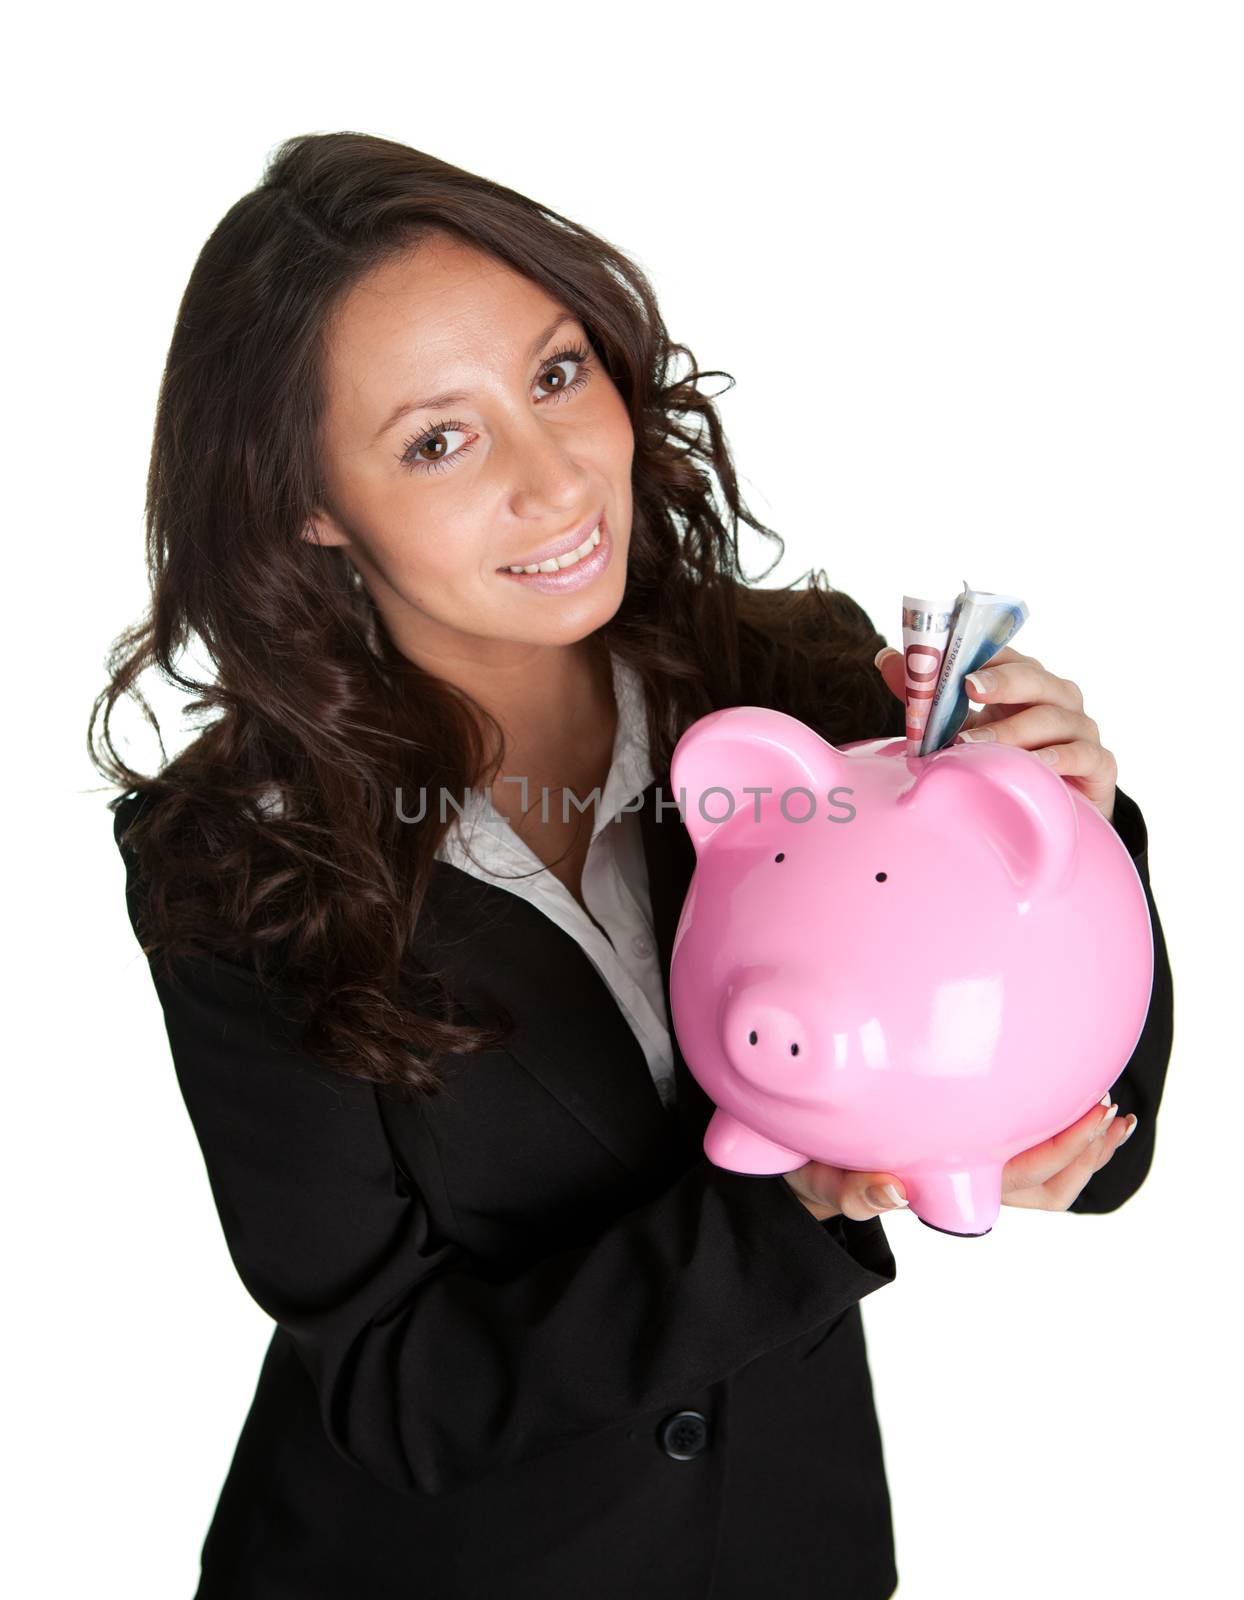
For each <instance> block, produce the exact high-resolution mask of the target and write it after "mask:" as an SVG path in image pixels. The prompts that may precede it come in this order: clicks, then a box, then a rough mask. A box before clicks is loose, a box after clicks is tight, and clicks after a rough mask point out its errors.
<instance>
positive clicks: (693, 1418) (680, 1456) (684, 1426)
mask: <svg viewBox="0 0 1244 1600" xmlns="http://www.w3.org/2000/svg"><path fill="white" fill-rule="evenodd" d="M657 1438H658V1439H659V1440H660V1444H661V1448H662V1450H664V1451H665V1453H666V1455H667V1456H670V1457H671V1458H672V1459H673V1460H675V1461H691V1460H693V1459H694V1458H695V1457H696V1456H698V1455H699V1454H700V1452H701V1450H703V1449H704V1447H705V1446H706V1445H707V1444H708V1423H707V1422H706V1421H705V1420H704V1418H703V1417H702V1416H701V1415H700V1413H699V1412H698V1411H675V1412H674V1414H673V1416H669V1417H666V1419H665V1421H664V1422H663V1423H662V1424H661V1426H660V1427H659V1428H658V1429H657Z"/></svg>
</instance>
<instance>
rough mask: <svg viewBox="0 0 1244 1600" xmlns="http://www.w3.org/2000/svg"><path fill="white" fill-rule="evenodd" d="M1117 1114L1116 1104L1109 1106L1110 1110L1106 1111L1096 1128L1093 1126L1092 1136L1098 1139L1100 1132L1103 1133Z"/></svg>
mask: <svg viewBox="0 0 1244 1600" xmlns="http://www.w3.org/2000/svg"><path fill="white" fill-rule="evenodd" d="M1118 1114H1119V1108H1118V1106H1117V1105H1115V1106H1111V1107H1110V1110H1109V1111H1107V1112H1106V1115H1105V1116H1104V1117H1103V1118H1102V1119H1101V1121H1100V1122H1099V1123H1098V1124H1097V1126H1096V1128H1094V1130H1093V1138H1094V1139H1100V1138H1101V1136H1102V1134H1103V1133H1105V1131H1106V1129H1107V1128H1108V1127H1109V1126H1110V1124H1111V1123H1112V1122H1113V1121H1114V1119H1115V1118H1116V1117H1117V1116H1118Z"/></svg>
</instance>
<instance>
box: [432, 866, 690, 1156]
mask: <svg viewBox="0 0 1244 1600" xmlns="http://www.w3.org/2000/svg"><path fill="white" fill-rule="evenodd" d="M412 954H413V955H414V956H415V958H416V960H417V961H418V963H419V965H420V966H421V967H423V968H424V969H425V970H427V969H434V970H439V971H441V972H443V973H444V976H445V979H446V982H447V983H448V985H449V988H450V991H451V993H452V994H453V996H454V1000H455V1003H456V1004H457V1005H458V1007H459V1008H460V1009H461V1011H462V1012H463V1013H464V1014H465V1015H466V1017H467V1018H468V1019H469V1020H471V1021H473V1022H475V1023H477V1024H481V1025H485V1024H486V1025H492V1024H493V1023H494V1022H496V1021H498V1020H500V1016H501V1013H502V1012H503V1011H505V1012H508V1013H509V1014H510V1016H511V1017H513V1019H514V1030H513V1032H512V1033H511V1035H510V1037H509V1038H508V1039H507V1040H506V1041H505V1042H504V1044H502V1045H501V1046H499V1048H500V1049H502V1050H504V1051H505V1052H506V1053H507V1054H508V1055H509V1056H510V1057H511V1058H512V1059H513V1060H515V1061H516V1062H518V1064H519V1065H520V1066H521V1067H522V1068H524V1070H526V1071H527V1072H529V1073H530V1074H531V1075H532V1077H533V1078H535V1079H536V1080H537V1081H538V1082H539V1083H540V1084H542V1085H543V1087H544V1088H545V1089H547V1090H548V1092H549V1093H550V1094H551V1095H553V1096H554V1097H555V1098H556V1099H557V1100H558V1101H560V1102H561V1104H562V1105H563V1106H565V1108H566V1110H567V1111H569V1112H570V1113H571V1115H572V1116H574V1117H576V1118H577V1119H578V1121H579V1122H580V1123H582V1125H583V1126H584V1127H585V1128H586V1129H587V1131H588V1132H589V1133H590V1134H591V1135H592V1136H593V1137H594V1138H595V1139H597V1140H598V1141H599V1142H600V1143H601V1144H602V1145H604V1147H605V1148H606V1149H607V1150H609V1151H611V1152H612V1153H613V1155H614V1156H616V1157H617V1159H618V1160H619V1161H620V1162H621V1163H622V1164H623V1165H624V1166H626V1167H628V1168H631V1169H633V1170H636V1171H643V1170H645V1169H649V1168H651V1167H652V1165H653V1163H654V1161H665V1160H667V1159H668V1157H669V1152H670V1141H671V1139H672V1138H674V1137H675V1136H676V1128H675V1127H674V1126H671V1124H672V1123H673V1120H674V1119H673V1118H672V1117H671V1115H670V1113H669V1112H667V1111H666V1110H665V1108H664V1106H663V1105H662V1104H661V1100H660V1097H659V1095H658V1094H657V1089H656V1085H655V1084H654V1083H653V1081H652V1074H651V1072H650V1071H649V1069H648V1062H647V1060H646V1058H645V1056H644V1053H643V1050H642V1048H641V1046H640V1043H639V1041H638V1039H637V1038H636V1037H635V1035H634V1033H633V1032H632V1031H631V1027H630V1024H629V1023H628V1022H627V1020H626V1018H625V1016H624V1015H623V1013H622V1011H621V1010H620V1009H619V1007H618V1004H617V1002H616V1000H615V999H614V997H613V994H612V991H611V990H610V988H609V986H608V984H607V983H606V982H605V981H604V979H603V978H602V977H601V975H600V974H599V973H598V972H597V970H596V968H595V966H594V965H593V964H592V962H591V960H590V959H589V958H588V956H587V955H586V954H585V952H584V951H583V949H582V947H581V946H580V945H579V943H578V941H577V940H576V939H574V938H573V937H572V936H571V935H570V934H569V933H567V932H566V931H565V930H564V929H563V928H560V927H559V926H558V925H557V924H556V923H555V922H553V921H552V919H551V918H549V917H547V916H546V915H545V914H544V912H543V911H541V910H540V909H539V908H538V907H536V906H534V905H532V904H531V903H530V902H529V901H527V900H524V899H523V898H521V896H519V895H516V894H511V893H510V891H509V890H508V889H503V888H501V887H500V886H499V885H496V884H492V883H485V882H482V881H481V880H480V879H478V878H476V877H474V876H473V875H472V874H471V873H469V872H464V871H463V870H462V869H461V868H459V867H456V866H454V865H453V864H452V863H450V862H447V861H439V860H438V861H436V862H435V863H434V865H433V875H432V880H431V883H430V885H429V889H428V893H427V896H426V898H425V900H424V905H423V907H422V909H421V912H420V916H419V922H418V927H417V929H416V936H415V940H414V943H413V945H412ZM465 1070H467V1071H469V1070H470V1066H469V1063H468V1065H467V1066H466V1069H465ZM515 1136H516V1137H521V1130H519V1129H515Z"/></svg>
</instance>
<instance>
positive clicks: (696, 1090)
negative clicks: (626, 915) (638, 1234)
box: [639, 783, 716, 1156]
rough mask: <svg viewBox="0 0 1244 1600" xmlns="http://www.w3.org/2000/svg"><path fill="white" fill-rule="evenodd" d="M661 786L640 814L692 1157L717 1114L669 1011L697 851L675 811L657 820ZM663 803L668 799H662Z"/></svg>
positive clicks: (679, 1113) (647, 794)
mask: <svg viewBox="0 0 1244 1600" xmlns="http://www.w3.org/2000/svg"><path fill="white" fill-rule="evenodd" d="M656 790H657V785H656V783H652V784H649V786H648V788H647V789H645V790H644V803H643V807H642V808H641V810H640V813H639V819H640V827H641V830H642V833H643V840H644V856H645V859H646V860H647V863H648V889H649V893H650V895H651V897H652V923H653V932H654V934H655V936H656V941H657V951H658V953H659V955H660V960H661V981H662V984H663V986H664V989H665V1015H666V1020H667V1022H668V1024H669V1030H670V1044H671V1046H672V1047H673V1051H674V1076H675V1081H676V1083H677V1086H678V1092H677V1099H676V1101H675V1116H676V1118H677V1120H678V1124H679V1129H680V1132H681V1134H682V1137H683V1139H684V1141H685V1142H686V1144H687V1145H688V1147H689V1152H690V1153H691V1154H693V1155H696V1156H700V1155H703V1153H704V1133H705V1130H706V1129H707V1127H708V1123H709V1118H710V1117H711V1116H712V1114H713V1112H714V1110H715V1109H716V1107H715V1105H714V1103H713V1101H712V1100H711V1099H710V1098H709V1097H708V1095H707V1094H705V1092H704V1090H703V1089H702V1088H701V1087H700V1085H699V1083H698V1081H697V1080H696V1079H695V1078H693V1077H692V1075H691V1070H690V1068H689V1067H688V1066H687V1063H686V1061H685V1060H684V1059H683V1054H682V1051H681V1050H680V1049H679V1048H678V1038H677V1035H676V1034H675V1032H674V1022H673V1016H672V1013H671V1010H670V963H671V961H672V959H673V953H674V936H675V934H676V933H677V931H678V921H679V918H680V916H681V915H682V908H683V902H684V901H685V900H686V898H687V890H688V889H689V888H690V886H691V878H692V875H693V874H694V872H695V846H694V845H693V844H692V843H691V835H690V834H689V833H688V832H687V829H686V826H685V825H684V823H683V820H682V818H681V817H680V816H679V814H678V811H677V809H676V808H667V809H665V810H663V811H662V813H661V817H660V819H659V820H658V818H657V815H656ZM662 798H663V799H668V798H669V797H668V796H665V795H664V793H663V794H662Z"/></svg>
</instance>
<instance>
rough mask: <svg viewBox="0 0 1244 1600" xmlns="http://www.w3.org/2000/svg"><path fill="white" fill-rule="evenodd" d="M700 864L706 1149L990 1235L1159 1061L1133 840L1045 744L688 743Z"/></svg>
mask: <svg viewBox="0 0 1244 1600" xmlns="http://www.w3.org/2000/svg"><path fill="white" fill-rule="evenodd" d="M670 776H671V781H672V785H673V790H674V796H675V797H676V798H677V800H678V803H679V809H680V812H681V815H682V819H683V822H684V824H685V826H686V828H687V830H688V832H689V833H690V834H691V837H692V841H693V843H694V846H695V853H696V866H695V872H694V874H693V876H692V879H691V884H690V887H689V889H688V891H687V897H686V900H685V901H684V904H683V908H682V915H681V917H680V919H679V923H678V930H677V933H676V935H675V941H674V947H673V952H672V957H671V964H670V1008H671V1012H672V1021H673V1024H674V1030H675V1033H676V1034H677V1037H678V1043H679V1047H680V1049H681V1050H682V1054H683V1057H684V1059H685V1060H686V1063H687V1066H688V1068H689V1069H690V1071H691V1072H692V1073H693V1074H694V1076H695V1078H696V1079H697V1080H698V1082H699V1083H700V1085H701V1087H702V1088H703V1089H704V1091H705V1093H706V1094H707V1095H708V1096H709V1097H710V1099H711V1100H712V1101H713V1103H714V1105H715V1106H716V1108H717V1109H716V1110H715V1111H714V1113H713V1116H712V1118H711V1120H710V1122H709V1124H708V1128H707V1130H706V1132H705V1136H704V1151H705V1154H706V1155H707V1156H708V1158H709V1159H710V1160H711V1161H713V1162H714V1163H716V1165H718V1166H721V1167H725V1168H728V1169H730V1170H732V1171H735V1172H750V1173H778V1172H790V1171H793V1170H794V1169H795V1168H796V1167H799V1166H802V1165H803V1163H804V1162H805V1161H808V1160H811V1159H814V1160H817V1161H825V1162H829V1163H831V1164H832V1165H834V1166H839V1167H848V1168H852V1169H854V1170H856V1171H878V1172H892V1173H894V1174H896V1175H897V1176H898V1177H899V1178H901V1179H902V1181H903V1184H904V1186H905V1188H906V1191H907V1197H908V1201H909V1203H910V1206H911V1209H912V1210H913V1211H914V1212H915V1213H916V1215H917V1216H918V1217H919V1218H920V1219H921V1221H922V1222H926V1223H928V1224H929V1226H931V1227H934V1228H939V1229H941V1230H942V1231H943V1232H946V1233H953V1234H960V1235H980V1234H983V1233H988V1232H989V1230H990V1228H991V1227H992V1226H993V1223H994V1220H995V1219H996V1217H997V1215H998V1211H999V1208H1000V1205H1001V1171H1002V1167H1003V1165H1004V1163H1005V1162H1007V1161H1008V1160H1009V1159H1010V1158H1011V1156H1013V1155H1015V1154H1016V1153H1017V1152H1018V1151H1020V1150H1026V1149H1028V1148H1030V1147H1031V1146H1032V1145H1035V1144H1039V1143H1040V1142H1041V1141H1042V1140H1043V1139H1047V1138H1049V1137H1050V1135H1052V1134H1054V1133H1058V1132H1059V1131H1061V1130H1062V1129H1063V1128H1065V1127H1067V1126H1068V1125H1069V1124H1070V1123H1072V1122H1074V1121H1075V1120H1076V1119H1077V1118H1078V1117H1080V1116H1082V1115H1083V1114H1084V1113H1085V1112H1086V1111H1087V1110H1088V1109H1089V1108H1090V1107H1091V1106H1092V1105H1093V1104H1094V1102H1095V1101H1097V1100H1099V1099H1100V1098H1101V1096H1102V1094H1103V1093H1104V1092H1105V1090H1106V1089H1108V1088H1109V1087H1110V1085H1111V1084H1113V1083H1114V1081H1115V1079H1116V1078H1117V1077H1118V1075H1119V1073H1120V1072H1121V1070H1122V1069H1123V1067H1124V1066H1125V1065H1126V1064H1127V1061H1128V1059H1129V1057H1130V1056H1131V1054H1132V1052H1133V1050H1134V1049H1135V1047H1136V1043H1137V1041H1138V1039H1139V1038H1140V1033H1141V1030H1142V1028H1143V1026H1144V1022H1145V1017H1146V1014H1147V1012H1148V1008H1149V996H1150V991H1151V988H1152V984H1153V932H1152V928H1151V925H1150V921H1149V908H1148V905H1147V903H1146V901H1145V894H1144V890H1143V888H1142V887H1141V883H1140V879H1139V877H1138V876H1137V873H1136V869H1135V867H1134V866H1133V865H1132V861H1131V857H1130V856H1129V855H1128V852H1127V849H1126V847H1125V845H1124V844H1123V841H1122V840H1121V839H1120V838H1119V837H1118V835H1117V834H1116V833H1115V831H1114V829H1113V828H1112V827H1111V825H1110V824H1109V823H1108V822H1107V821H1106V819H1105V818H1104V817H1103V816H1102V815H1101V813H1100V812H1099V811H1098V810H1097V809H1096V808H1095V807H1094V806H1093V805H1091V804H1090V803H1089V802H1088V801H1087V800H1086V799H1085V798H1084V796H1083V795H1082V794H1080V793H1079V791H1078V790H1077V789H1076V788H1074V787H1073V786H1072V785H1070V784H1068V783H1066V782H1065V781H1064V780H1063V779H1062V778H1060V777H1059V776H1058V775H1057V774H1056V773H1055V772H1053V771H1052V770H1051V769H1050V768H1049V767H1047V766H1046V765H1045V763H1044V762H1042V761H1041V760H1040V759H1039V758H1038V757H1037V756H1036V755H1034V754H1033V753H1032V752H1031V751H1028V750H1021V749H1018V748H1016V747H1014V746H1009V745H997V744H962V745H950V746H947V747H946V748H945V749H942V750H939V751H935V752H934V753H933V754H931V755H927V756H908V755H907V754H906V740H905V739H903V738H897V739H874V740H857V741H855V742H854V743H852V744H848V745H844V746H843V747H842V748H838V747H836V746H834V745H832V744H830V743H828V742H827V741H826V740H825V739H822V738H821V737H820V735H819V734H817V733H816V732H815V731H814V730H813V729H811V728H809V727H808V726H806V724H804V723H802V722H800V721H799V720H798V719H797V718H795V717H791V716H787V715H785V714H784V713H782V712H780V711H770V710H765V709H763V708H761V707H757V706H732V707H729V708H728V709H725V710H722V711H715V712H713V713H712V714H711V715H709V716H706V717H702V718H701V719H700V720H699V721H698V722H696V723H695V724H694V725H693V726H692V727H690V728H689V729H688V730H687V731H686V732H685V733H684V734H683V736H682V738H681V739H680V740H679V742H678V744H677V746H676V748H675V750H674V755H673V761H672V765H671V773H670Z"/></svg>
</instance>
